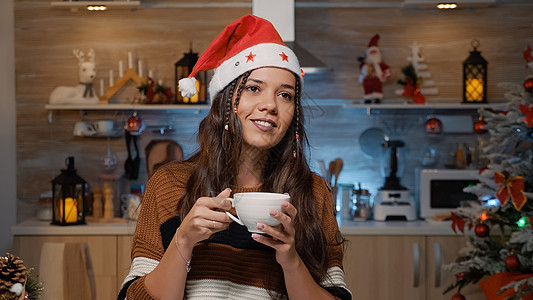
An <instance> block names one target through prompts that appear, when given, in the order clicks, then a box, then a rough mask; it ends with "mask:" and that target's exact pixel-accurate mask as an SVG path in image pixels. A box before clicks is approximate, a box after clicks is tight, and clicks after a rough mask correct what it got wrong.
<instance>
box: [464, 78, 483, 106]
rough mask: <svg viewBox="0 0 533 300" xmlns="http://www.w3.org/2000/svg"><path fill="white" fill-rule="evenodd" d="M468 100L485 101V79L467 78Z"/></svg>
mask: <svg viewBox="0 0 533 300" xmlns="http://www.w3.org/2000/svg"><path fill="white" fill-rule="evenodd" d="M466 101H468V102H480V101H483V80H482V79H476V78H472V79H467V80H466Z"/></svg>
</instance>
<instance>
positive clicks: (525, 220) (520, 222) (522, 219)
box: [516, 217, 527, 227]
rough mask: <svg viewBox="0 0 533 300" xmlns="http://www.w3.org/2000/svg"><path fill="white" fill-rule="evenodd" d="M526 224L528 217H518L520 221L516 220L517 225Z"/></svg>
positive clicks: (522, 225)
mask: <svg viewBox="0 0 533 300" xmlns="http://www.w3.org/2000/svg"><path fill="white" fill-rule="evenodd" d="M526 224H527V219H526V217H521V218H520V219H518V221H516V226H518V227H524V226H526Z"/></svg>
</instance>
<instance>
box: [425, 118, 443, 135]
mask: <svg viewBox="0 0 533 300" xmlns="http://www.w3.org/2000/svg"><path fill="white" fill-rule="evenodd" d="M426 132H427V133H429V134H440V133H441V132H442V121H441V120H439V119H437V118H435V117H432V118H429V119H428V120H427V121H426Z"/></svg>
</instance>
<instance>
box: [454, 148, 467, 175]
mask: <svg viewBox="0 0 533 300" xmlns="http://www.w3.org/2000/svg"><path fill="white" fill-rule="evenodd" d="M455 160H456V165H457V168H458V169H464V168H466V153H465V147H464V145H463V144H462V143H459V145H458V147H457V152H455Z"/></svg>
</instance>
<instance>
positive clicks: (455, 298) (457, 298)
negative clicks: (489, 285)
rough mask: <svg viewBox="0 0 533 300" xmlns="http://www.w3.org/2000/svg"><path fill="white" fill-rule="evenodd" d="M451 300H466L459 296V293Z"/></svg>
mask: <svg viewBox="0 0 533 300" xmlns="http://www.w3.org/2000/svg"><path fill="white" fill-rule="evenodd" d="M452 300H466V298H465V296H463V295H461V293H457V294H455V295H453V296H452Z"/></svg>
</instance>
